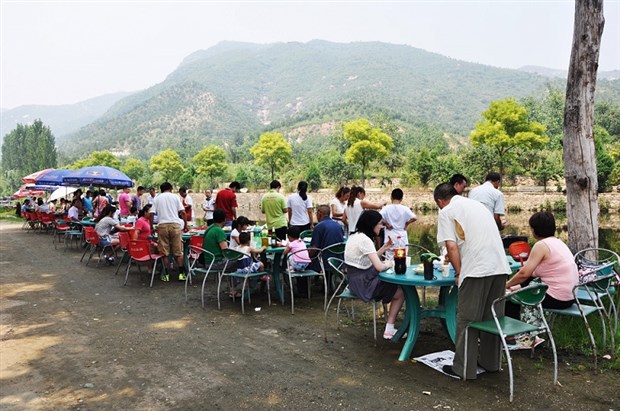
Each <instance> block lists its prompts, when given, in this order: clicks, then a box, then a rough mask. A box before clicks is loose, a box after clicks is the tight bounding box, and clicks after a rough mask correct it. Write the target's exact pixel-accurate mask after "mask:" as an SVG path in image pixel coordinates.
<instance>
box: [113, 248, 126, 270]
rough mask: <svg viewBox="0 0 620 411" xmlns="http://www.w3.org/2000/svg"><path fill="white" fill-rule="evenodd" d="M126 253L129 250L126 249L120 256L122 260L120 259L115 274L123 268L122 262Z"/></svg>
mask: <svg viewBox="0 0 620 411" xmlns="http://www.w3.org/2000/svg"><path fill="white" fill-rule="evenodd" d="M126 255H127V251H124V252H123V255H122V256H121V258H120V260H118V265H117V266H116V271H115V272H114V275H117V274H118V270H119V269H120V268H121V264H122V262H123V259H124V258H125V256H126Z"/></svg>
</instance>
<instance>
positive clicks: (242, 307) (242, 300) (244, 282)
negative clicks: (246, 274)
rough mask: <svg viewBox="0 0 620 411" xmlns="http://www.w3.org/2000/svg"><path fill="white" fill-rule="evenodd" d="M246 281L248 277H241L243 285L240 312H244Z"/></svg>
mask: <svg viewBox="0 0 620 411" xmlns="http://www.w3.org/2000/svg"><path fill="white" fill-rule="evenodd" d="M247 283H248V279H247V278H244V279H243V285H242V286H241V314H245V304H244V302H245V286H246V284H247Z"/></svg>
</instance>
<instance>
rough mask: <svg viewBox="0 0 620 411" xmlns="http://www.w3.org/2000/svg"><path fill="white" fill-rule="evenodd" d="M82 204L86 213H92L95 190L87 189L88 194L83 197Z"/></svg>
mask: <svg viewBox="0 0 620 411" xmlns="http://www.w3.org/2000/svg"><path fill="white" fill-rule="evenodd" d="M82 205H83V207H84V212H86V214H92V212H93V192H92V191H91V190H86V196H85V197H84V198H82Z"/></svg>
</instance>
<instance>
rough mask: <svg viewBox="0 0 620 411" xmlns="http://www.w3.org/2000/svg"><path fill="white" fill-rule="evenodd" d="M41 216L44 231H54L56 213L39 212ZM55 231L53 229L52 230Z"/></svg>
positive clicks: (41, 225)
mask: <svg viewBox="0 0 620 411" xmlns="http://www.w3.org/2000/svg"><path fill="white" fill-rule="evenodd" d="M37 214H38V216H39V227H40V229H41V230H42V231H43V230H45V231H52V230H53V229H54V214H52V213H37ZM52 232H53V231H52Z"/></svg>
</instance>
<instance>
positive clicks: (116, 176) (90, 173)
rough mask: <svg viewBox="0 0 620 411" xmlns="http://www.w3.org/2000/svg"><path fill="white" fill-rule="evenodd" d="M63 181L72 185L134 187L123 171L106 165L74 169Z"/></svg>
mask: <svg viewBox="0 0 620 411" xmlns="http://www.w3.org/2000/svg"><path fill="white" fill-rule="evenodd" d="M62 182H63V184H64V185H70V186H78V187H81V186H99V187H106V188H121V187H133V181H131V179H130V178H129V177H127V176H126V175H125V174H124V173H123V172H121V171H119V170H117V169H115V168H112V167H105V166H95V167H84V168H80V169H79V170H74V171H72V172H71V173H69V174H68V175H66V176H65V177H63V179H62Z"/></svg>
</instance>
